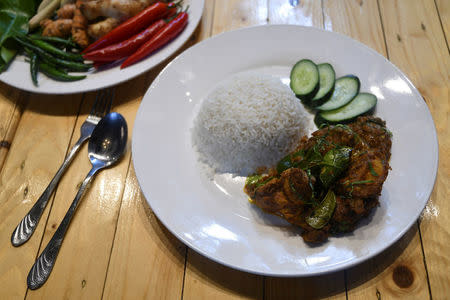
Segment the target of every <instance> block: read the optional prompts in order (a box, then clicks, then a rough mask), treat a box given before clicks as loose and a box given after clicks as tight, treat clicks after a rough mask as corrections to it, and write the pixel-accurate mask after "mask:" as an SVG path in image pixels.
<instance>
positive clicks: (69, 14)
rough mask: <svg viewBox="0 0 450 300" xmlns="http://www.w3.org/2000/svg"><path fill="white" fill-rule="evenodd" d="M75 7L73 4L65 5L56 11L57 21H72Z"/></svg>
mask: <svg viewBox="0 0 450 300" xmlns="http://www.w3.org/2000/svg"><path fill="white" fill-rule="evenodd" d="M75 9H76V6H75V4H73V3H68V4H65V5H64V6H61V8H60V9H58V10H57V11H56V15H57V16H58V18H59V19H72V18H73V14H74V12H75Z"/></svg>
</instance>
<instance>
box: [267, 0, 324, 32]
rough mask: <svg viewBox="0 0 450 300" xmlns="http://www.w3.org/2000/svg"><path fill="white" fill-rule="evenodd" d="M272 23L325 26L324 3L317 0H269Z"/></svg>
mask: <svg viewBox="0 0 450 300" xmlns="http://www.w3.org/2000/svg"><path fill="white" fill-rule="evenodd" d="M268 10H269V23H270V24H296V25H303V26H314V27H319V28H323V15H322V5H321V2H320V1H316V0H302V1H292V0H291V1H286V0H269V8H268Z"/></svg>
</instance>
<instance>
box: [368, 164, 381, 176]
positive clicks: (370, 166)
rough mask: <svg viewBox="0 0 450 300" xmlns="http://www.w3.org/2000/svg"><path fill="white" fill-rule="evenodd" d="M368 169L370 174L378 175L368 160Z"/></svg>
mask: <svg viewBox="0 0 450 300" xmlns="http://www.w3.org/2000/svg"><path fill="white" fill-rule="evenodd" d="M369 170H370V174H372V175H373V176H375V177H378V176H379V175H378V173H377V172H375V170H374V169H373V166H372V163H371V162H370V161H369Z"/></svg>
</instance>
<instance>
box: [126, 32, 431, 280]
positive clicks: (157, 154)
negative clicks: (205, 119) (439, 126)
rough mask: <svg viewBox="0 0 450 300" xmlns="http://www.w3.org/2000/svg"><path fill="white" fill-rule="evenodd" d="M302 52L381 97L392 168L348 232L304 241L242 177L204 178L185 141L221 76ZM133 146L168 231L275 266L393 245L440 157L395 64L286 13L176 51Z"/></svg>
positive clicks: (235, 257) (313, 266)
mask: <svg viewBox="0 0 450 300" xmlns="http://www.w3.org/2000/svg"><path fill="white" fill-rule="evenodd" d="M302 58H310V59H312V60H313V61H316V62H329V63H331V64H332V65H333V66H334V67H335V70H336V73H337V75H338V76H342V75H345V74H355V75H357V76H359V78H360V79H361V83H362V86H361V90H362V91H368V92H372V93H373V94H375V95H376V96H377V97H378V100H379V102H378V105H377V109H376V112H375V114H376V115H377V116H379V117H381V118H383V119H384V120H386V122H387V125H388V127H389V128H390V130H391V131H392V133H393V144H392V158H391V162H390V163H391V167H392V171H390V172H389V176H388V178H387V180H386V182H385V183H384V186H383V192H382V195H381V197H380V206H379V207H377V208H376V209H375V211H374V213H372V214H371V215H370V217H369V218H368V219H367V220H364V221H363V222H362V223H361V224H360V225H359V226H358V228H357V229H356V230H355V231H354V232H353V233H352V234H348V235H345V236H342V237H339V238H336V237H331V238H330V239H329V240H328V242H326V243H323V244H321V245H319V246H315V247H311V246H309V245H307V244H305V243H304V242H303V240H302V238H301V237H300V236H299V232H300V231H299V230H298V229H296V228H294V227H292V226H289V225H288V224H287V223H286V222H285V221H283V220H281V219H279V218H277V217H275V216H272V215H268V214H265V213H262V212H261V211H260V210H259V209H258V208H256V207H255V206H253V205H251V204H250V203H249V202H248V201H247V197H246V195H245V194H244V192H243V191H242V189H243V186H244V178H241V177H232V176H231V175H229V174H223V175H216V176H215V177H214V180H209V179H208V176H206V175H205V174H204V172H203V171H202V170H203V169H202V168H201V167H200V166H199V163H198V162H197V160H196V158H197V156H196V153H195V152H194V150H193V148H192V145H191V130H190V128H192V120H193V118H194V117H195V113H196V110H197V109H198V106H199V103H200V102H201V101H202V99H203V98H204V97H205V96H206V95H207V94H208V92H209V91H211V89H212V88H213V87H214V86H215V85H216V84H217V83H218V82H220V81H222V80H224V79H226V78H228V77H229V76H231V75H232V74H236V73H239V72H245V71H248V70H253V71H255V70H256V71H259V72H261V73H267V74H272V75H274V76H278V77H279V78H280V79H281V80H282V81H283V82H285V83H287V82H288V77H289V71H290V69H291V67H292V66H293V65H294V63H295V62H296V61H297V60H299V59H302ZM224 113H227V112H225V111H224ZM311 117H312V116H311ZM132 149H133V150H132V151H133V162H134V166H135V169H136V175H137V178H138V180H139V183H140V186H141V188H142V191H143V193H144V195H145V197H146V199H147V201H148V203H149V205H150V206H151V208H152V209H153V211H154V212H155V213H156V215H157V216H158V218H159V219H160V220H161V222H162V223H163V224H164V225H165V226H166V227H167V228H168V229H169V230H170V231H171V232H172V233H173V234H175V235H176V236H177V237H178V238H179V239H180V240H181V241H183V242H184V243H185V244H186V245H188V246H189V247H190V248H192V249H194V250H195V251H197V252H199V253H201V254H203V255H205V256H207V257H209V258H210V259H212V260H215V261H217V262H219V263H222V264H224V265H227V266H229V267H232V268H236V269H239V270H243V271H247V272H252V273H257V274H266V275H274V276H306V275H315V274H321V273H325V272H330V271H336V270H339V269H343V268H347V267H350V266H352V265H355V264H357V263H360V262H362V261H363V260H366V259H368V258H370V257H372V256H374V255H376V254H377V253H379V252H381V251H382V250H383V249H386V248H387V247H388V246H390V245H392V244H393V243H394V242H395V241H396V240H398V239H399V238H400V237H401V236H402V235H403V234H404V233H405V232H406V231H407V230H408V228H409V227H410V226H411V225H412V224H413V223H414V222H415V220H416V219H417V218H418V217H419V215H420V213H421V211H422V210H423V208H424V206H425V204H426V202H427V200H428V197H429V195H430V193H431V190H432V188H433V185H434V181H435V178H436V171H437V160H438V150H437V149H438V148H437V138H436V131H435V127H434V124H433V120H432V117H431V115H430V112H429V110H428V108H427V106H426V105H425V102H424V101H423V99H422V97H421V96H420V94H419V93H418V91H417V89H416V88H415V87H414V86H413V85H412V84H411V82H410V81H409V80H408V79H407V78H406V76H405V75H404V74H403V73H402V72H401V71H400V70H399V69H397V68H396V67H395V66H394V65H392V64H391V63H390V62H389V61H387V60H386V59H385V58H384V57H383V56H381V55H379V54H378V53H376V52H375V51H373V50H371V49H369V48H368V47H366V46H364V45H363V44H361V43H359V42H357V41H354V40H352V39H350V38H348V37H346V36H343V35H339V34H336V33H332V32H327V31H322V30H319V29H315V28H309V27H301V26H290V25H275V26H259V27H251V28H245V29H241V30H237V31H233V32H227V33H224V34H221V35H218V36H216V37H213V38H211V39H208V40H206V41H204V42H202V43H199V44H197V45H195V46H194V47H192V48H190V49H188V50H187V51H185V52H184V53H182V54H181V55H180V56H178V57H177V58H176V59H175V60H173V61H172V62H171V63H170V64H169V65H168V66H167V67H166V68H165V69H164V70H163V71H162V72H161V74H160V75H159V76H158V77H157V78H156V79H155V81H154V82H153V84H152V85H151V86H150V88H149V89H148V91H147V93H146V95H145V97H144V99H143V101H142V104H141V106H140V108H139V111H138V113H137V117H136V122H135V127H134V134H133V147H132Z"/></svg>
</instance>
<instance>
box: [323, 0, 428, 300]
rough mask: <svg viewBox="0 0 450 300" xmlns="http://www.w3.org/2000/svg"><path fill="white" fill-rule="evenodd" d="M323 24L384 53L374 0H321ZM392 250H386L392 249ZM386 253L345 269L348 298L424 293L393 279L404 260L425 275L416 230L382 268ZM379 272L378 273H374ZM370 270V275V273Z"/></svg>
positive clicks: (419, 287)
mask: <svg viewBox="0 0 450 300" xmlns="http://www.w3.org/2000/svg"><path fill="white" fill-rule="evenodd" d="M324 16H325V26H326V27H327V29H329V30H333V31H336V32H340V33H343V34H346V35H349V36H350V37H352V38H354V39H357V40H359V41H361V42H363V43H364V44H366V45H368V46H370V47H371V48H373V49H374V50H376V51H377V52H379V53H381V54H382V55H384V56H386V55H387V52H386V45H385V41H384V36H383V28H382V24H381V20H380V15H379V10H378V4H377V1H376V0H365V1H363V0H359V1H350V0H349V1H338V0H333V1H326V2H324ZM392 249H395V247H394V248H391V250H388V252H389V251H393V250H392ZM385 260H386V256H383V255H381V256H377V258H376V259H374V260H371V261H370V262H369V263H365V264H362V265H360V266H358V267H355V268H352V269H350V270H348V271H347V288H348V298H349V299H353V298H357V299H360V298H361V299H362V298H367V297H369V298H371V297H374V296H376V294H378V295H381V297H382V298H386V297H387V298H390V297H396V296H397V295H398V294H401V293H405V292H406V293H409V294H408V295H409V296H411V295H413V293H415V294H414V295H418V297H427V293H428V290H427V286H426V285H422V284H421V283H422V282H419V281H418V280H415V282H414V284H411V286H410V287H408V289H405V288H401V287H399V286H398V285H396V284H395V282H394V281H393V271H394V270H396V269H395V266H400V265H402V263H403V262H405V261H407V262H408V263H409V264H408V267H409V268H410V269H411V270H414V275H415V278H419V279H425V282H426V270H425V267H424V265H423V256H422V252H421V247H420V238H419V235H418V234H415V235H414V236H413V238H412V239H410V244H409V247H408V248H407V251H405V252H404V253H402V255H400V256H398V258H397V260H396V261H395V262H394V267H393V268H389V269H387V270H386V271H385V272H381V271H380V270H379V269H378V268H377V266H379V265H383V266H385V267H386V263H385ZM376 272H378V273H379V274H378V275H377V276H374V275H373V274H374V273H376ZM369 274H370V275H369Z"/></svg>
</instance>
